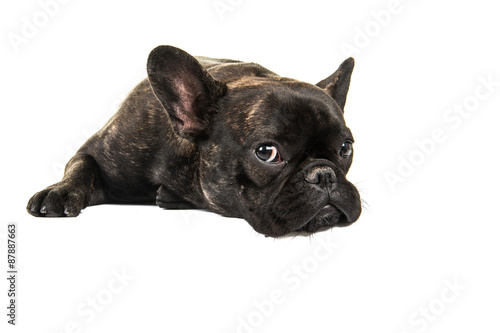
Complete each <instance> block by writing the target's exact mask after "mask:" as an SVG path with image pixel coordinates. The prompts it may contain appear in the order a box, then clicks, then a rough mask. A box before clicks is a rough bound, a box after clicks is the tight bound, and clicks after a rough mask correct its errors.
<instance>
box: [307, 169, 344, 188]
mask: <svg viewBox="0 0 500 333" xmlns="http://www.w3.org/2000/svg"><path fill="white" fill-rule="evenodd" d="M304 179H305V180H306V182H308V183H310V184H317V185H318V186H320V187H324V188H326V187H328V186H331V184H333V183H335V182H336V181H337V176H336V175H335V171H333V169H332V168H330V167H327V166H317V167H314V168H312V169H310V170H309V172H307V173H306V174H305V176H304Z"/></svg>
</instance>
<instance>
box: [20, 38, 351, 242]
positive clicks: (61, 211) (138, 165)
mask: <svg viewBox="0 0 500 333" xmlns="http://www.w3.org/2000/svg"><path fill="white" fill-rule="evenodd" d="M352 68H353V60H352V59H348V60H346V61H345V62H344V63H343V64H342V65H341V66H340V68H339V69H338V70H337V71H336V72H335V73H334V74H333V75H331V76H330V77H328V78H327V79H325V80H323V81H321V82H320V83H318V85H316V86H314V85H311V84H307V83H303V82H300V81H296V80H293V79H288V78H282V77H280V76H278V75H276V74H275V73H273V72H271V71H269V70H267V69H265V68H263V67H262V66H260V65H257V64H254V63H244V62H240V61H233V60H223V59H211V58H204V57H198V58H194V57H192V56H190V55H189V54H187V53H185V52H184V51H182V50H179V49H176V48H174V47H170V46H160V47H158V48H156V49H155V50H153V51H152V52H151V54H150V56H149V59H148V78H147V79H145V80H144V81H142V82H141V83H139V85H137V87H136V88H135V89H134V90H133V91H132V92H131V93H130V94H129V96H128V97H127V99H126V100H125V101H124V102H123V103H122V105H121V106H120V109H119V110H118V112H117V113H116V114H115V115H114V116H113V117H112V119H110V121H109V122H108V123H107V124H106V125H105V126H104V127H103V128H102V129H101V130H100V131H98V132H97V133H96V134H95V135H94V136H92V137H91V138H90V139H89V140H88V141H87V142H86V143H85V144H84V145H83V146H82V147H81V148H80V149H79V151H78V152H77V154H76V155H75V156H74V157H73V158H72V159H71V160H70V161H69V162H68V164H67V166H66V170H65V175H64V177H63V179H62V181H61V182H59V183H56V184H54V185H52V186H49V187H48V188H46V189H45V190H43V191H41V192H38V193H37V194H35V195H34V196H33V197H32V198H31V200H30V202H29V203H28V207H27V209H28V211H29V212H30V213H31V214H32V215H35V216H77V215H78V214H79V213H80V211H81V210H82V209H83V208H85V207H86V206H88V205H97V204H102V203H112V202H122V203H154V202H155V200H156V203H157V204H158V205H159V206H161V207H164V208H203V209H208V210H211V211H214V212H217V213H219V214H222V215H224V216H232V217H240V218H244V219H246V220H247V221H248V222H249V223H250V224H251V225H252V227H253V228H254V229H255V230H256V231H258V232H260V233H263V234H265V235H269V236H275V237H276V236H281V235H284V234H287V233H290V232H293V231H306V232H315V231H317V230H320V229H323V228H329V227H331V226H333V225H346V224H350V223H352V222H354V221H355V220H356V219H357V218H358V217H359V215H360V212H361V205H360V199H359V194H358V192H357V190H356V188H355V187H354V186H353V185H352V184H351V183H349V182H348V181H347V180H346V179H345V174H346V173H347V171H348V169H349V167H350V165H351V162H352V149H351V145H352V142H353V138H352V134H351V133H350V131H349V129H348V128H347V127H346V126H345V122H344V119H343V108H344V104H345V98H346V95H347V91H348V88H349V82H350V76H351V72H352Z"/></svg>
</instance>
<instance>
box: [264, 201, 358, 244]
mask: <svg viewBox="0 0 500 333" xmlns="http://www.w3.org/2000/svg"><path fill="white" fill-rule="evenodd" d="M280 220H281V221H276V222H277V223H278V224H280V225H286V224H287V223H286V219H280ZM294 220H295V221H296V219H294ZM304 221H305V222H303V223H299V224H298V226H297V225H296V226H295V227H294V228H291V229H290V228H283V229H281V230H279V231H277V230H276V229H275V228H272V229H273V231H271V230H266V231H267V232H262V233H263V234H265V235H266V236H268V237H274V238H286V237H296V236H310V235H311V234H314V233H318V232H322V231H325V230H329V229H331V228H333V227H345V226H348V225H351V224H352V223H354V221H352V222H349V221H348V218H347V216H346V215H345V214H344V213H343V212H342V211H341V210H340V209H338V208H337V207H335V206H334V205H332V204H326V205H324V206H323V207H321V208H319V209H318V210H317V211H316V213H315V214H313V216H312V217H305V218H304ZM285 229H288V230H285Z"/></svg>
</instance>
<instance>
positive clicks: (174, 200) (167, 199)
mask: <svg viewBox="0 0 500 333" xmlns="http://www.w3.org/2000/svg"><path fill="white" fill-rule="evenodd" d="M156 205H157V206H160V207H161V208H165V209H193V208H195V207H194V206H193V205H192V204H191V203H189V202H187V201H184V200H183V199H181V198H179V197H178V196H176V195H174V194H172V193H170V192H168V191H167V190H166V189H165V188H164V187H163V186H160V188H159V189H158V192H157V194H156Z"/></svg>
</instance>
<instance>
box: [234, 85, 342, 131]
mask: <svg viewBox="0 0 500 333" xmlns="http://www.w3.org/2000/svg"><path fill="white" fill-rule="evenodd" d="M229 103H231V104H232V105H231V106H230V109H231V112H232V113H234V114H233V116H232V117H228V118H227V120H228V122H229V124H228V125H229V126H230V128H231V129H232V130H233V131H235V134H236V136H237V137H240V138H249V137H253V138H259V139H261V140H265V139H267V140H274V139H276V138H275V136H276V135H279V136H280V139H281V140H290V141H295V140H299V139H303V138H304V136H310V135H318V134H319V133H318V132H317V131H322V130H323V129H328V131H331V132H340V131H342V127H345V122H344V117H343V114H342V111H341V109H340V108H339V106H338V105H337V104H336V102H335V101H334V100H333V98H331V97H330V96H329V95H328V94H326V93H325V92H324V91H323V90H322V89H320V88H318V87H316V86H314V85H311V84H308V83H304V82H299V81H295V80H291V79H282V78H281V79H280V80H275V81H264V82H258V81H257V82H255V81H252V82H247V83H246V84H245V85H243V84H241V85H239V86H234V87H233V89H232V90H231V94H230V100H229Z"/></svg>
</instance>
